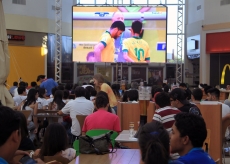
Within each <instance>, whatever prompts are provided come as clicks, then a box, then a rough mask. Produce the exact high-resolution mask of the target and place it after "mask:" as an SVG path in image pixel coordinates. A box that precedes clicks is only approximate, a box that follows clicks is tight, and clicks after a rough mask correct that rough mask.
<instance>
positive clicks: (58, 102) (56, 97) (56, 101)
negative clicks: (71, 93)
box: [49, 90, 65, 110]
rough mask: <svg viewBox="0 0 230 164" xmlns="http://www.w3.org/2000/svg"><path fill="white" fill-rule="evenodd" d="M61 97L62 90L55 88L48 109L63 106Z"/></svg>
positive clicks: (58, 108)
mask: <svg viewBox="0 0 230 164" xmlns="http://www.w3.org/2000/svg"><path fill="white" fill-rule="evenodd" d="M62 98H63V91H62V90H57V91H56V92H55V94H54V99H53V101H52V102H51V103H50V105H49V110H61V109H62V108H63V107H64V106H65V103H64V102H63V100H62Z"/></svg>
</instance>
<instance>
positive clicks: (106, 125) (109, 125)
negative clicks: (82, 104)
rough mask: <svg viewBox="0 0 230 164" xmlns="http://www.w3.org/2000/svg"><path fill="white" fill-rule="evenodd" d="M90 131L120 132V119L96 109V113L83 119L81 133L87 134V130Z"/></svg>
mask: <svg viewBox="0 0 230 164" xmlns="http://www.w3.org/2000/svg"><path fill="white" fill-rule="evenodd" d="M92 129H108V130H113V131H116V132H120V131H121V126H120V119H119V117H118V116H117V115H115V114H113V113H110V112H108V111H106V110H104V109H98V111H96V112H94V113H92V114H90V115H88V116H87V117H86V118H85V122H84V125H83V128H82V131H83V132H87V131H88V130H92Z"/></svg>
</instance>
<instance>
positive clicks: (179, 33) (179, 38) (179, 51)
mask: <svg viewBox="0 0 230 164" xmlns="http://www.w3.org/2000/svg"><path fill="white" fill-rule="evenodd" d="M183 1H184V0H178V12H177V64H176V82H177V83H182V73H183V70H182V46H183V45H182V41H183V37H184V35H183V27H184V26H183V11H184V8H183V7H184V3H183Z"/></svg>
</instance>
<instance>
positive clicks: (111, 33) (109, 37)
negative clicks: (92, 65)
mask: <svg viewBox="0 0 230 164" xmlns="http://www.w3.org/2000/svg"><path fill="white" fill-rule="evenodd" d="M123 31H125V24H124V23H123V22H122V21H115V22H113V24H112V25H111V27H110V29H109V30H108V31H106V32H105V33H104V34H102V36H101V39H100V42H99V43H98V44H97V45H96V46H95V47H94V57H95V60H96V61H97V62H114V53H115V46H114V39H117V38H118V37H119V36H120V35H121V34H122V32H123Z"/></svg>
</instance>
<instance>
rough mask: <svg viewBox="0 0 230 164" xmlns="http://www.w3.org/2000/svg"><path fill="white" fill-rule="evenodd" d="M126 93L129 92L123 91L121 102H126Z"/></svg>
mask: <svg viewBox="0 0 230 164" xmlns="http://www.w3.org/2000/svg"><path fill="white" fill-rule="evenodd" d="M128 92H129V91H125V92H124V94H123V97H122V102H128Z"/></svg>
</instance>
